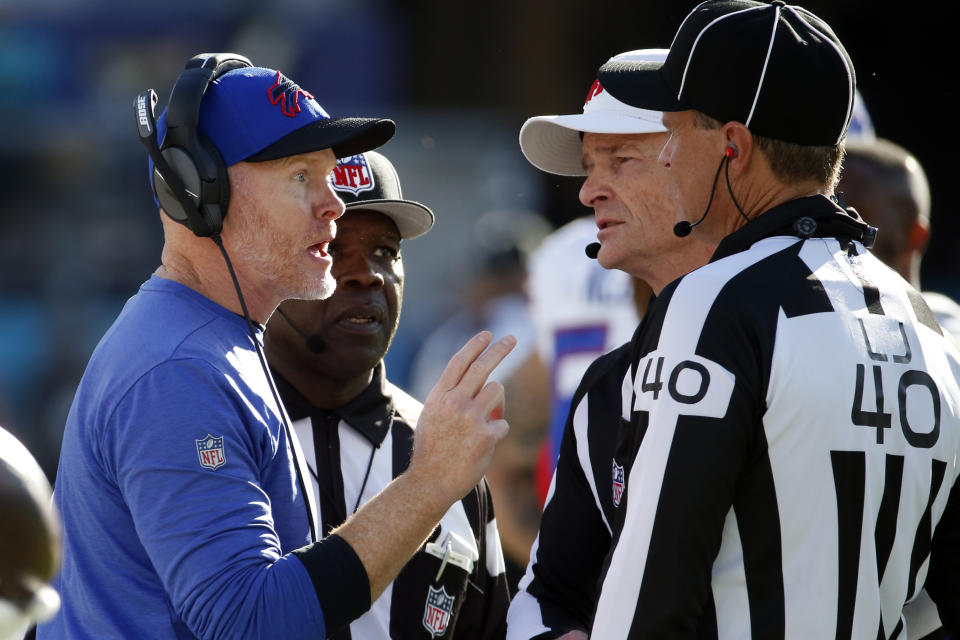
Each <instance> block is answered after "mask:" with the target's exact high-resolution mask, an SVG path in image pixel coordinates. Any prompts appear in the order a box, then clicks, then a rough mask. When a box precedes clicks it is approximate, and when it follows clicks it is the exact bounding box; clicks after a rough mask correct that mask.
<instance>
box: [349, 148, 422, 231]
mask: <svg viewBox="0 0 960 640" xmlns="http://www.w3.org/2000/svg"><path fill="white" fill-rule="evenodd" d="M330 183H331V184H332V185H333V188H334V189H335V190H336V192H337V195H338V196H340V199H341V200H343V202H344V204H345V205H346V207H347V212H348V213H349V211H350V210H351V209H368V210H370V211H376V212H378V213H382V214H383V215H385V216H387V217H388V218H390V219H391V220H393V222H394V224H396V225H397V229H398V230H399V231H400V237H401V238H416V237H417V236H420V235H423V234H424V233H426V232H427V231H429V230H430V227H432V226H433V211H431V210H430V209H429V208H428V207H427V206H425V205H422V204H420V203H419V202H414V201H413V200H404V198H403V193H402V192H401V190H400V178H399V176H397V170H396V169H394V168H393V164H391V163H390V161H389V160H387V159H386V158H385V157H384V156H383V155H381V154H379V153H377V152H376V151H367V152H366V153H360V154H357V155H354V156H348V157H346V158H341V159H340V160H338V161H337V166H336V167H335V168H334V170H333V173H331V174H330Z"/></svg>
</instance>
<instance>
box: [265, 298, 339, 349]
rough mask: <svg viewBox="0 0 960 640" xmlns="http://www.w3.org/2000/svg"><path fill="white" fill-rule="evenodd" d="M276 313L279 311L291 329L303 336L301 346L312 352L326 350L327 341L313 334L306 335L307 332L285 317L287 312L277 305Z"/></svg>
mask: <svg viewBox="0 0 960 640" xmlns="http://www.w3.org/2000/svg"><path fill="white" fill-rule="evenodd" d="M277 313H279V314H280V317H281V318H283V319H284V320H285V321H286V322H287V324H288V325H290V328H291V329H293V330H294V331H296V332H297V335H299V336H300V337H301V338H303V346H305V347H306V348H307V351H310V352H312V353H317V354H320V353H323V352H324V351H326V349H327V343H326V341H325V340H324V339H323V338H321V337H320V336H315V335H314V336H311V335H307V333H306V332H305V331H304V330H303V329H301V328H300V327H298V326H297V325H295V324H293V322H291V320H290V318H289V317H287V314H285V313H284V312H283V310H282V309H280V308H279V307H278V308H277Z"/></svg>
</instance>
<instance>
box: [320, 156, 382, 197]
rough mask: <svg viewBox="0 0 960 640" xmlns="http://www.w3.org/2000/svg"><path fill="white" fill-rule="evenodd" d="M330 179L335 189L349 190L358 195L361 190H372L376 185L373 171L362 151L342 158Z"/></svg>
mask: <svg viewBox="0 0 960 640" xmlns="http://www.w3.org/2000/svg"><path fill="white" fill-rule="evenodd" d="M330 179H331V181H332V182H333V188H334V189H336V190H337V191H349V192H350V193H352V194H353V195H358V194H359V193H360V192H361V191H372V190H373V187H374V181H373V173H372V172H371V171H370V165H369V164H368V163H367V158H366V156H364V155H363V154H362V153H361V154H358V155H355V156H349V157H347V158H341V159H340V160H339V161H338V162H337V166H336V167H334V169H333V173H332V174H330Z"/></svg>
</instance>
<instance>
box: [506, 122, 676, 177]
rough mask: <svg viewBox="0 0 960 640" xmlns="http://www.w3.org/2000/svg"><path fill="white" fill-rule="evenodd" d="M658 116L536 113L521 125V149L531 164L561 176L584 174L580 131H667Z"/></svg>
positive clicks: (581, 132)
mask: <svg viewBox="0 0 960 640" xmlns="http://www.w3.org/2000/svg"><path fill="white" fill-rule="evenodd" d="M651 113H656V115H657V120H656V121H655V122H652V121H650V120H646V119H643V118H637V117H631V116H624V115H616V114H611V113H579V114H575V115H568V116H536V117H534V118H530V119H529V120H527V121H526V122H524V123H523V127H522V128H521V129H520V149H521V150H522V151H523V155H524V156H526V158H527V160H529V161H530V164H532V165H533V166H535V167H536V168H538V169H540V170H541V171H546V172H547V173H554V174H557V175H561V176H583V175H586V172H585V171H584V170H583V153H582V151H581V142H582V141H581V134H583V133H613V134H631V133H660V132H662V131H666V129H664V128H663V124H662V123H661V122H660V119H659V118H660V114H659V112H651Z"/></svg>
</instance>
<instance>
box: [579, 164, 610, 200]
mask: <svg viewBox="0 0 960 640" xmlns="http://www.w3.org/2000/svg"><path fill="white" fill-rule="evenodd" d="M610 195H611V191H610V187H609V185H608V184H607V183H606V181H604V180H602V179H601V178H600V176H598V175H597V172H596V171H591V172H590V173H588V174H587V179H586V180H584V181H583V184H582V185H581V186H580V202H581V203H583V205H584V206H586V207H591V208H593V207H595V206H596V205H597V203H599V202H602V201H604V200H607V199H608V198H609V197H610Z"/></svg>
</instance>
